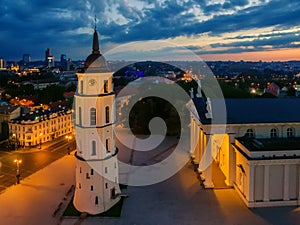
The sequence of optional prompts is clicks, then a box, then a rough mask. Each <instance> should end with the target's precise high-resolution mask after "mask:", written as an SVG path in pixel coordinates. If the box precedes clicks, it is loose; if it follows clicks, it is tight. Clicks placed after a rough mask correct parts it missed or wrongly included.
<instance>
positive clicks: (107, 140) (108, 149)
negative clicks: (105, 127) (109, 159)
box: [105, 139, 110, 152]
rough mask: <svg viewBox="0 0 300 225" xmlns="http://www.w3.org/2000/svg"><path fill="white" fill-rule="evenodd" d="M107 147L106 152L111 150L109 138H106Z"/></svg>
mask: <svg viewBox="0 0 300 225" xmlns="http://www.w3.org/2000/svg"><path fill="white" fill-rule="evenodd" d="M105 147H106V152H110V148H109V139H106V140H105Z"/></svg>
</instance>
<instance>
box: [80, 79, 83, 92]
mask: <svg viewBox="0 0 300 225" xmlns="http://www.w3.org/2000/svg"><path fill="white" fill-rule="evenodd" d="M80 93H81V94H83V80H81V81H80Z"/></svg>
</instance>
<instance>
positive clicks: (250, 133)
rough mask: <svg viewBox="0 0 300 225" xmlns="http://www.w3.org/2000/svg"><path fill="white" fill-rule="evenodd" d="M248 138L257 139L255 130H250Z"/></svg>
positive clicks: (247, 132)
mask: <svg viewBox="0 0 300 225" xmlns="http://www.w3.org/2000/svg"><path fill="white" fill-rule="evenodd" d="M246 137H248V138H254V137H255V133H254V130H253V129H248V130H247V131H246Z"/></svg>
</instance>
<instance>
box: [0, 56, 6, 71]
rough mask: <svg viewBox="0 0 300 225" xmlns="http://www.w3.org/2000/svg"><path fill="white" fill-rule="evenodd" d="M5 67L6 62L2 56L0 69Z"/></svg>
mask: <svg viewBox="0 0 300 225" xmlns="http://www.w3.org/2000/svg"><path fill="white" fill-rule="evenodd" d="M3 68H6V62H5V60H4V59H3V58H0V69H3Z"/></svg>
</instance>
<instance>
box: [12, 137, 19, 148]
mask: <svg viewBox="0 0 300 225" xmlns="http://www.w3.org/2000/svg"><path fill="white" fill-rule="evenodd" d="M12 136H13V139H14V142H15V150H17V148H18V145H17V135H16V134H15V133H13V134H12Z"/></svg>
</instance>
